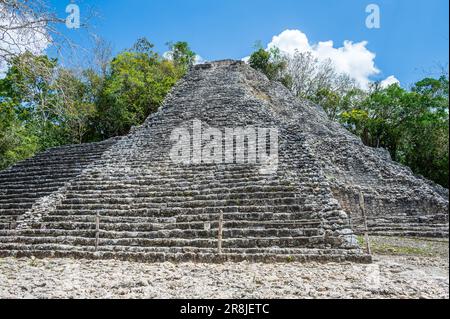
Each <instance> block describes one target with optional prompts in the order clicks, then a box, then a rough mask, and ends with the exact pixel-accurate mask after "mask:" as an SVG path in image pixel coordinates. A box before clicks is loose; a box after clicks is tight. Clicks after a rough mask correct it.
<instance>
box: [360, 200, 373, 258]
mask: <svg viewBox="0 0 450 319" xmlns="http://www.w3.org/2000/svg"><path fill="white" fill-rule="evenodd" d="M359 207H360V208H361V214H362V218H363V222H364V240H365V242H366V250H367V253H368V254H369V255H372V250H371V249H370V241H369V227H368V226H367V217H366V205H365V202H364V194H363V192H362V191H360V192H359Z"/></svg>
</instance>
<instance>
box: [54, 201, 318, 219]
mask: <svg viewBox="0 0 450 319" xmlns="http://www.w3.org/2000/svg"><path fill="white" fill-rule="evenodd" d="M220 212H223V213H224V218H226V217H227V214H230V216H233V218H239V219H241V218H250V219H254V218H257V219H258V220H259V219H261V218H268V217H269V216H274V217H277V218H282V217H285V218H289V217H290V218H293V219H298V218H299V217H300V219H304V218H309V217H312V216H314V215H317V214H316V213H313V210H312V209H311V210H307V209H305V208H304V207H303V208H302V207H300V206H296V205H279V206H269V205H265V206H216V207H200V208H186V207H171V208H165V209H160V208H141V209H138V208H133V209H130V208H128V207H123V208H120V207H113V208H111V209H105V208H104V207H103V206H100V207H99V206H98V205H91V206H80V207H79V209H72V208H67V207H66V208H59V209H57V211H56V212H54V213H52V214H51V216H55V215H59V216H68V215H74V216H95V215H96V214H97V213H99V214H100V216H101V218H103V217H104V216H107V217H153V218H160V217H167V218H170V217H177V219H183V218H184V219H185V220H187V221H188V220H190V219H191V220H192V221H194V220H196V219H197V218H205V217H206V216H214V217H218V216H219V214H220ZM274 212H277V213H274Z"/></svg>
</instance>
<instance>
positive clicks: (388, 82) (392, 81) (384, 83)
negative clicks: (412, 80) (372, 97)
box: [380, 75, 400, 89]
mask: <svg viewBox="0 0 450 319" xmlns="http://www.w3.org/2000/svg"><path fill="white" fill-rule="evenodd" d="M392 84H398V85H400V81H399V80H398V79H397V78H396V77H395V76H393V75H390V76H388V77H387V78H386V79H384V80H383V81H381V82H380V86H381V87H382V88H383V89H385V88H387V87H389V86H390V85H392Z"/></svg>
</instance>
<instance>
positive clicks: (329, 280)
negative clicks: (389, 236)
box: [0, 256, 449, 299]
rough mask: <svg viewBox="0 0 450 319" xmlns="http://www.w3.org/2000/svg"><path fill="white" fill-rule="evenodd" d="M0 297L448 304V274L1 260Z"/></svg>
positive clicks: (405, 269) (389, 262)
mask: <svg viewBox="0 0 450 319" xmlns="http://www.w3.org/2000/svg"><path fill="white" fill-rule="evenodd" d="M374 274H375V275H377V274H379V284H378V283H377V282H376V278H375V281H374V277H373V276H374ZM368 275H369V276H368ZM370 276H371V277H370ZM0 298H183V299H184V298H188V299H191V298H212V299H214V298H236V299H239V298H271V299H272V298H273V299H276V298H447V299H448V298H449V272H448V259H447V260H445V259H443V258H429V257H428V258H424V257H387V256H384V257H377V258H376V260H375V263H374V264H372V265H364V264H359V263H358V264H354V263H350V262H346V263H326V264H316V263H306V264H299V263H281V264H280V263H274V264H266V263H265V264H259V263H248V262H241V263H225V264H219V265H215V264H202V263H181V264H173V263H154V264H144V263H132V262H120V261H114V260H101V261H90V260H84V259H81V260H74V259H70V258H64V259H44V260H37V259H35V260H32V259H29V258H21V259H14V258H3V259H0Z"/></svg>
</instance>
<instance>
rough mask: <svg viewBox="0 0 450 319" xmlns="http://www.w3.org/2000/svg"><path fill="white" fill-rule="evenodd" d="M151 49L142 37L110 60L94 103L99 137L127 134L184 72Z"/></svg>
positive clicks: (144, 117)
mask: <svg viewBox="0 0 450 319" xmlns="http://www.w3.org/2000/svg"><path fill="white" fill-rule="evenodd" d="M152 48H153V45H152V44H150V43H148V42H146V41H145V40H142V39H141V40H139V41H138V43H136V44H135V46H134V47H133V49H131V50H129V51H125V52H122V53H120V54H119V55H118V56H117V57H115V58H114V59H113V60H112V62H111V66H110V69H111V71H110V74H109V75H108V76H107V77H106V79H105V82H104V86H103V88H102V91H101V92H100V98H99V100H98V103H97V118H96V125H97V129H96V130H97V131H98V132H99V133H100V135H101V137H102V138H106V137H110V136H116V135H123V134H126V133H127V132H128V130H129V129H130V128H131V127H132V126H137V125H140V124H142V122H143V121H144V120H145V119H146V118H147V117H148V115H149V114H151V113H153V112H155V111H156V110H157V109H158V107H159V106H160V105H161V104H162V102H163V100H164V98H165V96H166V95H167V93H168V92H169V90H170V89H171V88H172V87H173V85H174V84H175V83H176V82H177V81H178V79H179V78H180V77H181V75H182V74H184V72H181V71H180V70H179V69H178V68H177V67H176V65H175V64H174V63H172V62H171V61H168V60H164V59H162V58H161V57H160V56H159V55H158V54H157V53H155V52H154V51H153V50H152ZM182 67H183V68H184V66H182Z"/></svg>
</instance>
